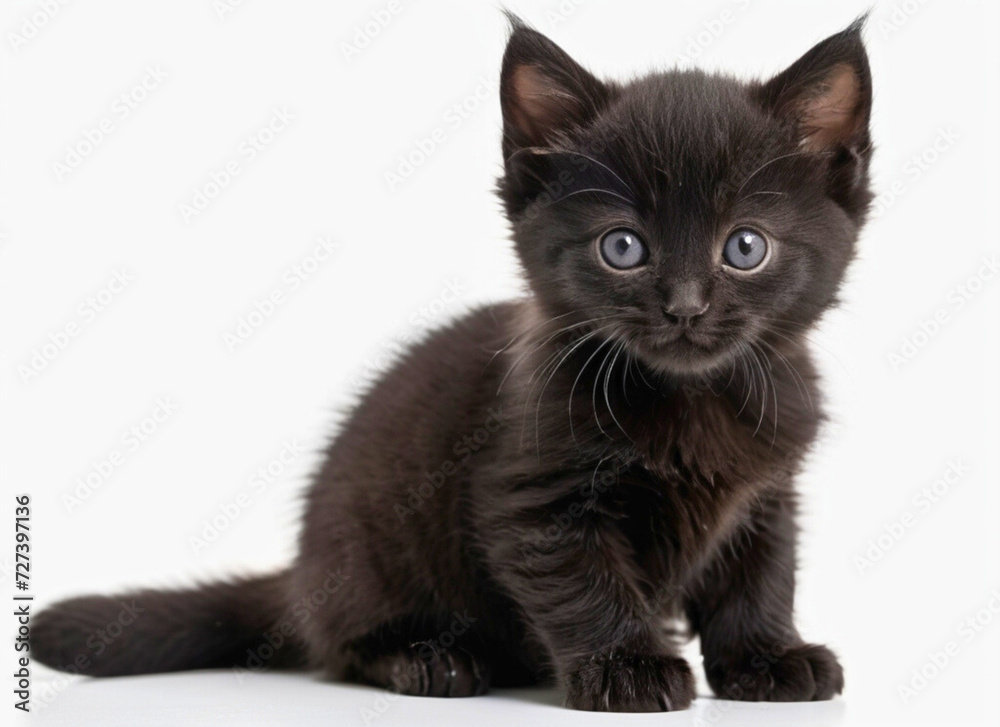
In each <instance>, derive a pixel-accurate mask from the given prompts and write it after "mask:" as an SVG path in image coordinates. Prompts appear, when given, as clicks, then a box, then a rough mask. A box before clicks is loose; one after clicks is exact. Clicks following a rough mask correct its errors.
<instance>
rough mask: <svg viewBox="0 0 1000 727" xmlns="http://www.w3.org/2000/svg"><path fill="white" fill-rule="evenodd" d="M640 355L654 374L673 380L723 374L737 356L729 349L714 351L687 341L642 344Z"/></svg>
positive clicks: (639, 347)
mask: <svg viewBox="0 0 1000 727" xmlns="http://www.w3.org/2000/svg"><path fill="white" fill-rule="evenodd" d="M637 354H638V356H639V358H640V359H642V361H643V362H644V363H645V364H646V365H647V366H649V367H650V368H651V369H653V370H654V371H657V372H658V373H661V374H664V375H667V376H673V377H703V376H706V375H711V374H716V373H719V372H721V371H722V370H723V369H725V368H726V367H727V366H729V365H730V364H731V363H732V361H733V356H734V353H733V351H732V350H730V348H729V347H725V346H714V347H712V346H708V345H704V344H701V343H695V342H693V341H690V340H686V339H683V338H681V339H677V340H674V341H671V342H669V343H663V342H658V341H656V340H649V341H640V342H639V344H638V351H637Z"/></svg>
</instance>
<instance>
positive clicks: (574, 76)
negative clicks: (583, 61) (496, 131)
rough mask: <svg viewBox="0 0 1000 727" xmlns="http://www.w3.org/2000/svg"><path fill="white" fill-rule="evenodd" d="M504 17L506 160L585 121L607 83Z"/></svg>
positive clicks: (595, 108)
mask: <svg viewBox="0 0 1000 727" xmlns="http://www.w3.org/2000/svg"><path fill="white" fill-rule="evenodd" d="M507 17H508V19H509V20H510V23H511V34H510V39H509V40H508V41H507V50H506V51H505V52H504V56H503V66H502V69H501V71H500V107H501V109H502V111H503V130H504V143H503V149H504V158H505V159H506V158H509V157H510V155H511V154H512V153H513V152H515V151H517V150H518V149H521V148H524V147H530V146H545V145H546V144H547V143H548V142H550V141H551V140H552V138H553V136H554V135H555V134H557V133H559V132H560V131H564V130H566V129H569V128H571V127H573V126H578V125H581V124H584V123H586V122H587V121H588V120H590V119H591V118H593V116H594V115H595V114H596V113H597V112H598V111H599V110H600V109H601V108H602V107H603V106H604V104H605V103H607V100H608V97H609V89H608V87H607V86H606V85H605V84H603V83H601V81H599V80H598V79H597V78H595V77H594V76H593V75H591V74H590V73H589V72H588V71H587V70H586V69H584V68H583V66H581V65H580V64H579V63H577V62H576V61H574V60H573V59H572V58H570V57H569V55H568V54H567V53H566V52H565V51H564V50H563V49H562V48H560V47H559V46H557V45H556V44H555V43H553V42H552V41H551V40H549V39H548V38H546V37H545V36H544V35H542V34H541V33H539V32H538V31H537V30H534V29H532V28H529V27H528V26H527V25H525V24H524V23H523V22H522V21H521V20H520V18H518V17H517V16H515V15H511V14H508V16H507Z"/></svg>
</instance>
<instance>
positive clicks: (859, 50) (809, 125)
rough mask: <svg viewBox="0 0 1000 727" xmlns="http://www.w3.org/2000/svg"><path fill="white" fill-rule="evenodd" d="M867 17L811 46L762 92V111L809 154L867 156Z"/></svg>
mask: <svg viewBox="0 0 1000 727" xmlns="http://www.w3.org/2000/svg"><path fill="white" fill-rule="evenodd" d="M866 19H867V15H863V16H861V17H860V18H858V19H857V20H855V21H854V22H853V23H852V24H851V25H850V26H849V27H847V28H846V29H845V30H843V31H841V32H839V33H837V34H836V35H832V36H830V37H829V38H827V39H826V40H824V41H822V42H821V43H818V44H817V45H815V46H814V47H813V48H812V49H811V50H810V51H809V52H808V53H806V54H805V55H804V56H802V57H801V58H800V59H799V60H797V61H796V62H795V63H793V64H792V65H791V66H790V67H789V68H788V69H786V70H785V71H783V72H781V73H779V74H778V75H777V76H775V77H774V78H773V79H771V80H770V81H768V82H767V83H765V84H764V85H763V87H762V88H761V97H762V100H763V102H764V104H765V106H766V107H767V108H769V109H770V110H771V112H772V113H774V114H775V115H777V116H778V117H779V118H780V119H782V120H783V121H785V122H787V123H789V124H791V125H793V127H794V128H795V130H796V133H797V134H798V138H799V143H800V145H801V146H802V147H803V148H804V149H807V150H809V151H816V152H824V151H830V152H839V151H841V150H845V149H846V150H848V151H850V152H851V153H853V154H856V155H864V154H867V153H868V151H869V146H870V145H869V140H870V139H869V134H868V122H869V117H870V116H871V105H872V80H871V71H870V70H869V66H868V54H867V53H866V52H865V46H864V42H863V40H862V37H861V32H862V30H863V28H864V23H865V20H866Z"/></svg>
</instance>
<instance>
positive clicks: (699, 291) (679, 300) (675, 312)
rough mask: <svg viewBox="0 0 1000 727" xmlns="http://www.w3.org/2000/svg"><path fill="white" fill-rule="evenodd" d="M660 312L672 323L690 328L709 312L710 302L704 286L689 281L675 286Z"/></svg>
mask: <svg viewBox="0 0 1000 727" xmlns="http://www.w3.org/2000/svg"><path fill="white" fill-rule="evenodd" d="M660 310H662V311H663V317H664V318H666V319H667V321H669V322H670V323H673V324H675V325H684V326H688V325H691V323H693V322H694V320H695V319H696V318H697V317H698V316H700V315H703V314H704V313H705V311H707V310H708V300H707V299H706V298H705V291H704V290H703V288H702V286H701V285H699V284H698V283H696V282H695V281H693V280H689V281H685V282H683V283H679V284H678V285H676V286H674V288H673V289H672V290H671V291H670V297H669V298H668V300H667V302H666V303H664V304H662V305H661V306H660Z"/></svg>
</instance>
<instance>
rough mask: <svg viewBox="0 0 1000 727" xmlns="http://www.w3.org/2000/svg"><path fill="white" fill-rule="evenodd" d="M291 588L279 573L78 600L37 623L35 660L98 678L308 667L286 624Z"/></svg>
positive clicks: (39, 617)
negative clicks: (226, 669)
mask: <svg viewBox="0 0 1000 727" xmlns="http://www.w3.org/2000/svg"><path fill="white" fill-rule="evenodd" d="M288 580H289V576H288V574H287V573H279V574H276V575H271V576H262V577H257V578H246V579H242V580H233V581H228V582H221V583H212V584H208V585H204V586H201V587H196V588H190V589H185V590H175V591H158V590H143V591H136V592H134V593H127V594H125V595H122V596H83V597H81V598H71V599H69V600H67V601H61V602H60V603H57V604H55V605H54V606H51V607H50V608H48V609H46V610H44V611H42V612H41V613H39V614H38V615H37V616H34V617H33V618H32V619H31V623H30V635H29V645H30V647H31V648H30V651H29V654H30V655H31V656H32V657H34V658H35V659H37V660H38V661H40V662H41V663H43V664H46V665H48V666H50V667H53V668H55V669H61V670H63V671H71V672H79V673H81V674H87V675H91V676H118V675H124V674H149V673H152V672H167V671H183V670H186V669H212V668H226V667H243V668H246V669H259V668H263V667H267V668H294V667H298V666H304V665H305V662H306V655H305V650H304V649H303V647H302V645H301V644H300V643H299V642H297V641H295V640H294V638H293V637H294V634H289V633H288V632H289V631H290V629H288V628H285V629H283V628H282V627H283V624H282V623H281V621H282V617H283V614H284V613H285V611H286V603H287V601H288V593H289V588H288ZM284 626H287V624H285V625H284ZM282 631H284V632H285V633H282Z"/></svg>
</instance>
